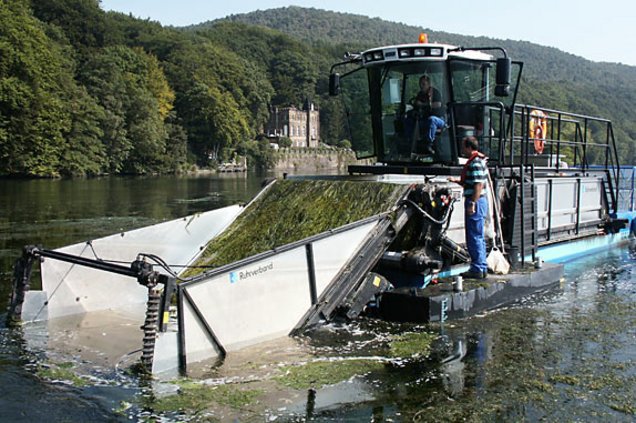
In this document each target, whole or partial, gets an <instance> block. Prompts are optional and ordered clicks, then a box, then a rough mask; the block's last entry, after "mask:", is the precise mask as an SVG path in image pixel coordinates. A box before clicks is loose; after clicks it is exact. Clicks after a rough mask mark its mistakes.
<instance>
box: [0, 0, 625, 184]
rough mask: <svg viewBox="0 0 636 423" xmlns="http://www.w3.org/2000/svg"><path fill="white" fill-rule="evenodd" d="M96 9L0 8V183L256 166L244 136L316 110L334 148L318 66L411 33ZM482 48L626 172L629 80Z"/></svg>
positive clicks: (332, 111)
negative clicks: (171, 20)
mask: <svg viewBox="0 0 636 423" xmlns="http://www.w3.org/2000/svg"><path fill="white" fill-rule="evenodd" d="M99 3H100V2H99V0H37V1H36V0H31V1H30V0H0V175H27V176H58V175H95V174H104V173H135V174H140V173H157V172H172V171H179V170H182V169H184V168H186V167H188V166H191V165H193V164H197V165H203V166H208V165H211V164H214V163H215V162H217V161H222V160H225V159H228V158H231V156H232V155H233V154H236V153H238V154H249V155H251V156H253V157H254V158H256V159H257V160H253V161H252V163H258V164H260V165H262V166H268V165H271V163H272V161H273V157H272V153H271V152H270V151H268V142H267V140H266V139H262V138H261V139H260V141H259V137H258V135H259V134H260V133H261V132H262V129H263V126H264V124H265V122H266V121H267V117H268V110H269V107H270V106H271V105H277V106H278V105H295V106H297V107H302V106H303V105H304V104H305V103H306V102H307V101H308V100H309V101H311V102H313V103H315V104H316V105H317V106H318V107H319V108H320V110H321V138H322V141H323V142H327V143H330V144H336V145H341V144H342V143H343V142H344V143H346V142H348V141H346V138H347V137H346V134H345V133H344V128H345V127H346V125H345V124H344V122H343V121H342V120H341V119H342V117H341V116H342V113H340V112H341V111H340V109H339V108H340V107H341V106H340V105H339V103H337V102H333V101H329V100H328V96H327V95H326V92H327V76H328V72H329V66H330V65H331V64H332V63H334V62H336V61H338V60H340V58H341V57H342V53H343V52H345V51H356V50H358V51H359V50H361V49H362V48H364V47H369V46H372V45H377V44H386V43H395V42H405V41H408V40H411V39H415V38H416V36H417V34H418V33H419V31H420V29H419V28H414V27H408V26H405V25H402V24H394V23H390V22H385V21H382V20H380V19H369V18H366V17H362V16H355V15H348V14H337V13H333V12H324V11H318V10H315V9H303V8H297V7H290V8H282V9H273V10H268V11H264V12H254V13H250V14H246V15H239V16H231V17H229V18H228V19H227V20H222V21H216V22H209V23H206V24H202V25H199V26H197V27H191V28H186V29H177V28H169V27H162V26H161V25H160V24H158V23H156V22H151V21H147V20H140V19H135V18H133V17H131V16H126V15H124V14H120V13H114V12H104V11H103V10H101V9H100V4H99ZM266 26H268V27H270V28H266ZM429 33H430V35H431V38H432V39H433V40H435V41H440V42H449V43H453V44H460V45H476V44H492V43H493V41H492V40H489V39H485V38H474V37H462V36H458V35H453V34H447V33H436V32H433V31H429ZM496 43H497V44H502V45H503V46H504V47H506V48H507V49H508V51H509V52H510V53H511V55H512V56H513V57H515V58H516V59H519V60H525V61H527V65H526V68H525V71H524V72H525V75H526V79H525V80H524V83H525V89H524V90H523V91H522V98H521V100H522V101H525V102H528V103H536V104H540V105H543V106H547V107H552V108H565V109H569V110H573V111H576V112H579V113H584V114H592V115H601V116H603V117H607V118H611V119H612V120H613V121H614V122H615V133H616V136H617V139H618V140H619V142H620V148H621V157H623V158H625V159H626V161H630V162H634V156H635V151H634V150H635V147H634V145H635V143H634V140H635V139H636V123H635V122H634V121H633V120H632V119H631V112H632V111H631V109H630V108H631V106H632V105H633V104H635V102H634V100H636V68H634V67H630V66H624V65H620V64H607V63H602V64H597V63H592V62H589V61H586V60H584V59H582V58H578V57H575V56H573V55H569V54H566V53H563V52H560V51H558V50H556V49H553V48H546V47H540V46H537V45H533V44H530V43H525V42H514V41H509V40H506V41H497V42H496ZM616 93H620V95H615V94H616Z"/></svg>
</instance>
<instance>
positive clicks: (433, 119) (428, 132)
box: [404, 115, 446, 145]
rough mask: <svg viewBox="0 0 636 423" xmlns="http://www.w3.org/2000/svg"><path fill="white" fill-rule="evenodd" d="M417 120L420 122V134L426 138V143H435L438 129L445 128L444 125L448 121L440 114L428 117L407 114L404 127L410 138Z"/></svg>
mask: <svg viewBox="0 0 636 423" xmlns="http://www.w3.org/2000/svg"><path fill="white" fill-rule="evenodd" d="M416 120H417V122H418V123H419V130H420V133H419V136H420V138H422V139H423V140H424V142H425V143H426V145H431V144H433V141H434V140H435V134H436V132H437V130H438V129H440V128H443V127H444V125H446V121H444V119H442V118H441V117H438V116H434V115H432V116H428V117H422V118H417V117H414V116H412V115H407V117H406V119H405V122H404V129H405V130H406V134H407V137H408V139H409V140H411V137H412V136H413V132H414V129H415V122H416ZM416 138H417V137H416Z"/></svg>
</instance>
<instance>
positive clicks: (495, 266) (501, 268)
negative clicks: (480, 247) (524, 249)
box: [486, 247, 510, 275]
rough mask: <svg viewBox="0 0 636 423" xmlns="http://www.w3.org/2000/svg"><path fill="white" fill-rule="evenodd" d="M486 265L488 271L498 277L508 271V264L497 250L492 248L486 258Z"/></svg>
mask: <svg viewBox="0 0 636 423" xmlns="http://www.w3.org/2000/svg"><path fill="white" fill-rule="evenodd" d="M486 264H488V269H490V270H492V271H493V272H494V273H497V274H499V275H506V274H508V271H509V270H510V263H508V260H506V258H505V257H504V255H503V253H502V252H501V251H499V248H497V247H493V248H492V250H490V253H489V254H488V257H487V258H486Z"/></svg>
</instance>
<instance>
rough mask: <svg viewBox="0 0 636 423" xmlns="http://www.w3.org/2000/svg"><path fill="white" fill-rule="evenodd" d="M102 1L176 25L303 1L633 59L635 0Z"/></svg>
mask: <svg viewBox="0 0 636 423" xmlns="http://www.w3.org/2000/svg"><path fill="white" fill-rule="evenodd" d="M101 5H102V9H104V10H115V11H118V12H124V13H126V14H129V13H131V14H132V15H133V16H135V17H139V18H142V19H147V18H149V19H150V20H153V21H158V22H161V24H163V25H173V26H185V25H192V24H197V23H201V22H205V21H209V20H214V19H219V18H223V17H226V16H229V15H233V14H240V13H248V12H253V11H256V10H266V9H273V8H279V7H285V6H301V7H308V8H315V9H321V10H330V11H334V12H343V13H353V14H356V15H363V16H368V17H370V18H380V19H383V20H386V21H390V22H400V23H404V24H407V25H412V26H419V27H421V28H423V29H424V28H430V29H432V30H435V31H446V32H451V33H456V34H462V35H474V36H482V35H483V36H487V37H492V38H498V39H510V40H523V41H530V42H532V43H536V44H540V45H544V46H550V47H556V48H558V49H559V50H562V51H565V52H568V53H572V54H575V55H577V56H582V57H585V58H586V59H589V60H593V61H596V62H599V61H602V62H618V63H623V64H626V65H632V66H636V46H635V45H634V44H635V43H636V1H635V0H604V1H603V0H595V1H591V0H530V1H523V2H522V1H519V0H482V1H480V0H437V1H431V0H401V1H399V2H396V1H382V0H380V1H373V0H233V1H232V0H214V1H210V0H176V1H175V0H101ZM410 41H411V40H404V42H410ZM431 41H435V40H431Z"/></svg>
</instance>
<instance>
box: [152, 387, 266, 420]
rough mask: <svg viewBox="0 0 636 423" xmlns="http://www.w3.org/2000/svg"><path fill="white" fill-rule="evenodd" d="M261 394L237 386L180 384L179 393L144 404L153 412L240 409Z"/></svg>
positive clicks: (255, 390)
mask: <svg viewBox="0 0 636 423" xmlns="http://www.w3.org/2000/svg"><path fill="white" fill-rule="evenodd" d="M261 394H262V391H260V390H258V389H244V388H242V387H240V386H238V385H216V386H209V385H205V384H202V383H193V382H181V383H179V393H178V394H176V395H169V396H166V397H164V398H161V399H157V400H154V401H150V402H148V403H147V404H146V406H148V407H149V408H151V409H152V410H153V411H155V412H158V413H161V412H175V411H184V410H187V411H189V412H192V411H200V410H205V409H208V408H209V407H210V406H211V405H212V404H217V405H222V406H228V407H230V408H232V409H235V410H236V409H241V408H243V407H246V406H248V405H250V404H252V403H253V402H254V401H256V398H257V397H258V396H259V395H261Z"/></svg>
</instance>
